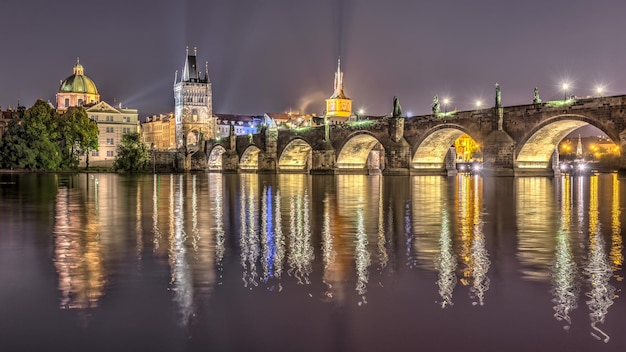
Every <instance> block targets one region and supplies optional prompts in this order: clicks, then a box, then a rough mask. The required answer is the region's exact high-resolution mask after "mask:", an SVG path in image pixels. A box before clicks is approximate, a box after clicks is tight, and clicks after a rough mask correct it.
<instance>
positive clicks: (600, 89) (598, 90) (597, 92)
mask: <svg viewBox="0 0 626 352" xmlns="http://www.w3.org/2000/svg"><path fill="white" fill-rule="evenodd" d="M603 93H604V87H603V86H601V85H597V86H596V94H597V95H602V94H603Z"/></svg>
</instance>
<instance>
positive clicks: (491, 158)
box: [482, 130, 515, 176]
mask: <svg viewBox="0 0 626 352" xmlns="http://www.w3.org/2000/svg"><path fill="white" fill-rule="evenodd" d="M483 143H484V145H483V169H482V174H483V175H485V176H514V175H515V171H514V170H515V141H514V140H513V138H511V136H509V135H508V134H507V133H506V132H504V131H502V130H497V131H493V132H491V134H489V136H487V138H486V139H485V141H484V142H483Z"/></svg>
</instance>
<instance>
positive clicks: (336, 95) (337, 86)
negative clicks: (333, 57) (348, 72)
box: [330, 57, 348, 99]
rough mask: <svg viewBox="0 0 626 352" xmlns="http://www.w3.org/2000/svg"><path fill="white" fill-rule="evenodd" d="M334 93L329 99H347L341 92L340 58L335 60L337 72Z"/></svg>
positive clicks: (341, 73)
mask: <svg viewBox="0 0 626 352" xmlns="http://www.w3.org/2000/svg"><path fill="white" fill-rule="evenodd" d="M333 89H334V92H333V95H332V96H331V97H330V98H331V99H335V98H339V99H347V98H348V97H346V94H345V93H344V92H343V72H341V57H340V58H339V59H337V72H335V83H334V87H333Z"/></svg>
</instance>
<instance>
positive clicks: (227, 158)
mask: <svg viewBox="0 0 626 352" xmlns="http://www.w3.org/2000/svg"><path fill="white" fill-rule="evenodd" d="M222 172H223V173H225V174H236V173H238V172H239V155H238V154H237V151H235V150H227V151H225V152H224V153H222Z"/></svg>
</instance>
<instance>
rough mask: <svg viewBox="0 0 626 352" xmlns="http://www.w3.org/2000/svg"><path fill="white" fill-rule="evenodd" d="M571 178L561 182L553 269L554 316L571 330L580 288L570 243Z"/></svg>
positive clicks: (566, 328) (565, 327)
mask: <svg viewBox="0 0 626 352" xmlns="http://www.w3.org/2000/svg"><path fill="white" fill-rule="evenodd" d="M571 186H572V185H571V179H570V178H569V177H566V178H563V180H562V182H561V224H560V228H559V230H558V232H557V235H556V236H557V238H556V241H557V242H556V250H555V259H554V265H553V269H552V284H553V290H552V293H553V295H554V298H553V299H552V302H553V303H554V307H553V309H554V317H555V318H556V319H557V320H559V321H565V322H566V324H565V326H564V327H563V328H564V329H565V330H569V328H570V325H571V323H572V320H571V317H570V313H571V312H572V311H573V310H574V309H576V307H577V305H578V292H579V288H578V285H577V282H576V278H577V275H578V273H577V267H576V262H575V261H574V253H573V252H572V248H571V244H570V232H569V226H570V222H571V219H572V215H571V207H572V203H571V196H572V195H571V191H570V190H571Z"/></svg>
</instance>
